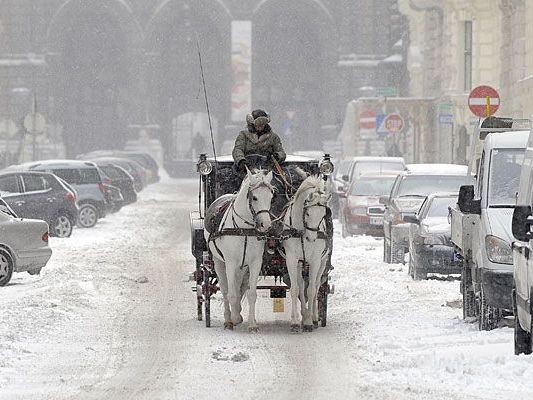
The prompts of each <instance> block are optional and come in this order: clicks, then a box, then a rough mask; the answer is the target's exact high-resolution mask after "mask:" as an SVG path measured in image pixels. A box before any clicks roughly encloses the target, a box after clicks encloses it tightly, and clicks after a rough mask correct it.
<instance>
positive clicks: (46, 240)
mask: <svg viewBox="0 0 533 400" xmlns="http://www.w3.org/2000/svg"><path fill="white" fill-rule="evenodd" d="M41 239H42V240H43V242H46V243H48V231H46V232H45V233H43V236H42V237H41Z"/></svg>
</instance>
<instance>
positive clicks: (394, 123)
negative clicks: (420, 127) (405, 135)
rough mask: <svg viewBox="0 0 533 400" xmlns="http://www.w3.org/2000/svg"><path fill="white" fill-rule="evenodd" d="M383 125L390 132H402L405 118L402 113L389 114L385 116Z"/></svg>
mask: <svg viewBox="0 0 533 400" xmlns="http://www.w3.org/2000/svg"><path fill="white" fill-rule="evenodd" d="M383 125H384V127H385V129H386V130H387V132H389V133H398V132H401V131H402V129H403V125H404V123H403V118H402V116H401V115H400V114H389V115H387V116H386V117H385V121H383Z"/></svg>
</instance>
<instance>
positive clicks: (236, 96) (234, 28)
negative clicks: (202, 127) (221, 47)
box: [231, 21, 252, 122]
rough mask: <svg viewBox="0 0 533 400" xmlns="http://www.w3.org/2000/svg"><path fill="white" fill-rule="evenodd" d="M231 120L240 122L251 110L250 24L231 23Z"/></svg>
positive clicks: (245, 22) (243, 22)
mask: <svg viewBox="0 0 533 400" xmlns="http://www.w3.org/2000/svg"><path fill="white" fill-rule="evenodd" d="M231 68H232V72H233V87H232V90H231V119H232V121H234V122H237V121H238V122H242V121H244V120H245V119H246V114H248V113H249V112H250V109H251V108H252V22H251V21H233V22H232V23H231Z"/></svg>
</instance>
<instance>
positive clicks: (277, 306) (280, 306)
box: [272, 298, 285, 313]
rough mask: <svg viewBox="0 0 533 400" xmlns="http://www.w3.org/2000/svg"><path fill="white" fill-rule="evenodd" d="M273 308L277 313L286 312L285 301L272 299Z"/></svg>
mask: <svg viewBox="0 0 533 400" xmlns="http://www.w3.org/2000/svg"><path fill="white" fill-rule="evenodd" d="M272 308H273V311H274V312H275V313H280V312H284V311H285V299H283V298H280V299H272Z"/></svg>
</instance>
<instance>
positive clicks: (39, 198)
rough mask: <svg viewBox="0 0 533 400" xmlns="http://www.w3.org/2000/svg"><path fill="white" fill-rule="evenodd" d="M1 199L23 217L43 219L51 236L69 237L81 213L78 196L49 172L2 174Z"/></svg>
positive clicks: (0, 180) (0, 181)
mask: <svg viewBox="0 0 533 400" xmlns="http://www.w3.org/2000/svg"><path fill="white" fill-rule="evenodd" d="M0 197H2V199H3V200H4V201H5V202H6V203H7V204H8V205H9V206H10V207H11V209H13V210H14V211H15V213H16V214H17V215H18V216H19V217H21V218H33V219H42V220H44V221H46V222H47V223H48V225H49V226H50V235H51V236H57V237H69V236H70V235H71V234H72V229H73V227H74V225H75V224H76V220H77V218H78V214H79V207H78V204H77V199H76V194H75V192H73V191H72V190H70V189H69V188H68V187H67V186H65V185H64V184H63V183H62V182H61V181H60V179H59V178H58V177H57V176H55V175H53V174H50V173H46V172H4V173H0Z"/></svg>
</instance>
